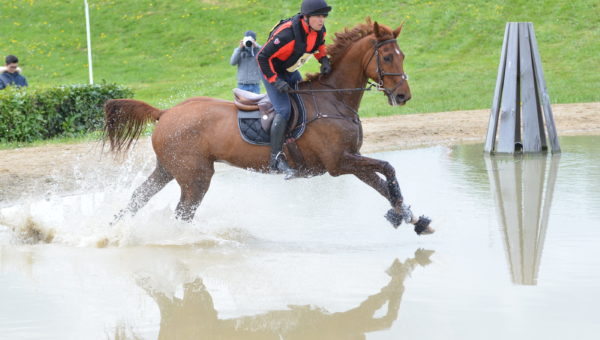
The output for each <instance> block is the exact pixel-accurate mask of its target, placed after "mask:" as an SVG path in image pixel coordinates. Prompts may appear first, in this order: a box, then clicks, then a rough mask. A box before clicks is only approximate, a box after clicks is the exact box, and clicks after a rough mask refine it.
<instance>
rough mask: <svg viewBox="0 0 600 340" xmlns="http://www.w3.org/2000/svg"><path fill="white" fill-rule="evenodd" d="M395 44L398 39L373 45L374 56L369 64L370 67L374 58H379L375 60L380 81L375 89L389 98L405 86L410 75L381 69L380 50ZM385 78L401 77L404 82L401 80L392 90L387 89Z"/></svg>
mask: <svg viewBox="0 0 600 340" xmlns="http://www.w3.org/2000/svg"><path fill="white" fill-rule="evenodd" d="M395 42H396V39H388V40H383V41H379V42H377V43H375V44H373V54H372V55H371V58H369V61H368V62H367V65H369V64H370V63H371V60H373V57H377V58H375V60H376V61H377V76H378V77H379V80H378V82H377V84H375V87H376V88H377V90H379V91H383V92H384V93H385V94H386V95H387V96H388V97H389V96H391V95H392V93H394V91H396V89H398V87H400V86H401V85H402V84H404V82H405V81H406V80H408V75H407V74H406V73H390V72H385V71H383V69H382V68H381V60H380V58H379V48H380V47H381V46H383V45H386V44H391V43H395ZM385 76H400V77H401V78H402V80H400V81H399V82H398V84H396V86H394V87H392V88H387V87H385V86H383V77H385Z"/></svg>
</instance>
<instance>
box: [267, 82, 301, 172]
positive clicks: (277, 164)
mask: <svg viewBox="0 0 600 340" xmlns="http://www.w3.org/2000/svg"><path fill="white" fill-rule="evenodd" d="M281 78H282V79H283V80H285V81H287V82H288V83H289V84H290V86H292V87H294V86H295V83H296V82H298V81H299V80H301V79H302V78H301V76H300V73H299V72H297V71H296V72H294V73H289V74H285V75H281ZM263 83H264V85H265V89H266V90H267V94H268V95H269V99H271V102H272V103H273V108H274V109H275V112H276V114H275V118H274V119H273V124H272V125H271V131H270V132H271V158H270V161H269V168H270V169H271V170H274V171H279V172H283V173H285V174H286V178H291V177H294V176H295V175H296V170H294V169H292V168H290V166H289V165H288V164H287V162H286V161H285V156H284V155H283V152H282V148H283V140H284V137H285V132H286V129H287V122H288V119H289V117H290V115H291V111H292V105H291V103H290V97H289V95H288V94H287V93H282V92H279V91H278V90H277V89H276V88H275V87H274V86H273V85H271V84H270V83H268V82H267V81H263Z"/></svg>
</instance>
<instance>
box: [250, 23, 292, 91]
mask: <svg viewBox="0 0 600 340" xmlns="http://www.w3.org/2000/svg"><path fill="white" fill-rule="evenodd" d="M294 45H295V42H294V35H293V33H292V29H291V27H290V28H285V29H283V30H280V31H279V32H276V34H273V36H272V37H271V39H269V41H267V43H266V44H265V45H264V46H263V48H262V49H261V50H260V52H258V55H257V56H256V60H257V61H258V66H259V67H260V71H261V72H262V74H263V76H264V77H265V79H266V80H267V81H268V82H269V83H273V82H275V80H277V71H276V70H275V66H274V65H273V59H275V58H277V59H279V60H286V59H287V58H289V56H290V55H291V54H292V52H293V51H294Z"/></svg>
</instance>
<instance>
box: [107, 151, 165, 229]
mask: <svg viewBox="0 0 600 340" xmlns="http://www.w3.org/2000/svg"><path fill="white" fill-rule="evenodd" d="M172 179H173V176H171V174H169V173H168V172H167V171H166V170H165V168H163V166H162V165H161V164H160V163H158V161H157V162H156V169H154V171H153V172H152V174H150V176H149V177H148V178H147V179H146V180H145V181H144V183H142V184H141V185H140V186H139V187H138V188H137V189H135V191H134V192H133V195H132V196H131V200H130V201H129V204H128V205H127V208H125V209H122V210H121V211H119V213H118V214H117V215H115V220H114V221H113V222H112V223H111V224H114V223H115V222H117V221H118V220H119V219H121V218H122V217H123V216H125V215H126V214H130V215H132V216H133V215H135V214H136V213H137V212H138V210H140V209H141V208H142V207H144V206H145V205H146V203H148V201H149V200H150V198H152V196H154V195H156V193H158V192H159V191H160V190H162V188H164V187H165V185H167V183H169V182H170V181H171V180H172Z"/></svg>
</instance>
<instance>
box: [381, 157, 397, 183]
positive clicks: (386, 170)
mask: <svg viewBox="0 0 600 340" xmlns="http://www.w3.org/2000/svg"><path fill="white" fill-rule="evenodd" d="M382 171H383V175H384V176H385V177H387V178H388V180H389V179H391V178H394V179H395V178H396V169H394V167H393V166H392V165H391V164H390V163H389V162H387V161H383V170H382Z"/></svg>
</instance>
